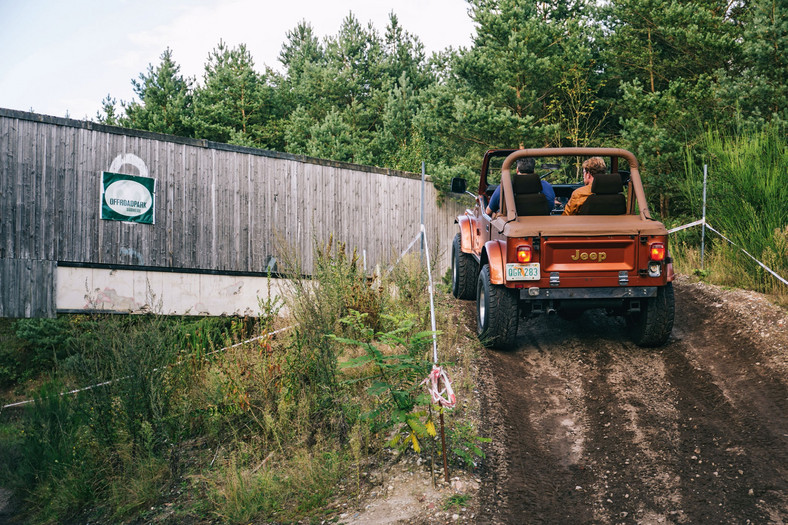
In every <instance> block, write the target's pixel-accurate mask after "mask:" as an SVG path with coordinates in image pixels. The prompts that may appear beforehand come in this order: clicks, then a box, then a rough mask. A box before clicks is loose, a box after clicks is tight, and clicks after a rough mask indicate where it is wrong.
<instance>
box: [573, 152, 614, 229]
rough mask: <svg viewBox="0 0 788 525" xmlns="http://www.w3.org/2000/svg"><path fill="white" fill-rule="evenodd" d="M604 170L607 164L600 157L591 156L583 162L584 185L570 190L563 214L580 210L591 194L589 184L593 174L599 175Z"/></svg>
mask: <svg viewBox="0 0 788 525" xmlns="http://www.w3.org/2000/svg"><path fill="white" fill-rule="evenodd" d="M606 171H607V166H606V165H605V161H604V159H603V158H602V157H591V158H590V159H588V160H586V161H585V162H584V163H583V183H584V184H585V186H582V187H580V188H577V189H576V190H575V191H573V192H572V196H571V197H570V198H569V202H567V203H566V206H565V207H564V213H563V214H564V215H577V214H578V213H579V212H580V207H581V206H582V205H583V203H584V202H585V201H586V199H587V198H588V196H589V195H591V184H592V183H593V182H594V175H599V174H600V173H605V172H606Z"/></svg>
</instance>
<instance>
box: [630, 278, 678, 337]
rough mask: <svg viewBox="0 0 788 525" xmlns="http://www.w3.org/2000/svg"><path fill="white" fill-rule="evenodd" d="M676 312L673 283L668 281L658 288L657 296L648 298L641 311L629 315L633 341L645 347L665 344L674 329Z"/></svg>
mask: <svg viewBox="0 0 788 525" xmlns="http://www.w3.org/2000/svg"><path fill="white" fill-rule="evenodd" d="M674 314H675V299H674V297H673V283H667V284H666V285H665V286H663V287H661V288H658V289H657V296H656V297H651V298H649V299H646V301H645V305H644V307H643V308H642V309H641V311H640V312H638V313H633V314H629V315H628V316H627V318H626V320H627V328H628V330H629V335H630V337H631V338H632V341H633V342H634V343H635V344H636V345H638V346H643V347H655V346H662V345H664V344H665V343H666V342H667V341H668V338H669V337H670V333H671V332H672V331H673V317H674Z"/></svg>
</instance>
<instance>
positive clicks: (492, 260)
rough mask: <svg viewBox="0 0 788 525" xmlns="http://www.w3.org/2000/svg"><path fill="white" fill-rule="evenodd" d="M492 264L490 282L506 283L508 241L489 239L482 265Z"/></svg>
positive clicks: (485, 246)
mask: <svg viewBox="0 0 788 525" xmlns="http://www.w3.org/2000/svg"><path fill="white" fill-rule="evenodd" d="M485 263H487V264H489V265H490V282H491V283H492V284H504V275H506V272H505V265H506V241H500V240H498V241H487V242H486V243H485V245H484V253H482V265H484V264H485Z"/></svg>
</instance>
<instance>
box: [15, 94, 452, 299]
mask: <svg viewBox="0 0 788 525" xmlns="http://www.w3.org/2000/svg"><path fill="white" fill-rule="evenodd" d="M129 153H131V154H134V155H136V156H138V157H139V158H140V159H141V160H142V161H143V162H144V163H145V165H146V166H147V168H148V174H149V176H151V177H154V178H155V179H156V180H157V195H156V208H155V211H156V224H155V225H152V226H151V225H139V224H130V223H121V222H118V221H105V220H100V218H99V211H100V205H99V203H100V177H101V175H100V174H101V172H102V171H107V170H109V167H110V165H111V163H112V161H113V160H114V159H115V158H116V157H117V156H118V155H123V154H129ZM121 171H122V172H125V173H130V174H137V171H136V170H135V169H134V168H133V166H124V168H123V169H122V170H121ZM419 186H420V180H419V178H418V176H413V175H409V176H407V175H406V176H401V175H399V174H394V173H390V172H388V170H381V169H377V168H370V167H364V166H354V165H349V164H343V163H336V162H331V161H323V160H319V159H308V158H304V157H298V156H293V155H287V154H277V153H272V152H264V151H260V150H250V149H244V148H236V147H234V146H227V145H221V144H213V143H206V142H205V141H194V140H191V139H181V138H178V137H168V136H163V135H155V134H149V133H144V132H137V131H133V130H121V129H119V128H109V127H106V126H100V125H94V124H91V125H88V123H80V122H76V121H67V120H65V119H53V118H48V117H39V116H32V115H30V114H20V113H19V112H11V111H10V110H2V109H0V237H1V238H0V257H2V258H3V259H7V260H17V259H18V260H34V261H38V260H46V261H67V262H78V263H86V264H98V263H101V264H110V265H118V266H127V265H132V266H150V267H162V268H172V269H178V268H185V269H202V270H215V271H241V272H246V271H252V272H259V271H264V269H265V264H266V262H267V260H268V257H269V256H272V255H277V254H278V250H279V244H280V243H281V240H282V239H284V240H285V241H286V242H287V243H289V244H290V245H291V246H292V248H291V249H292V250H295V251H296V252H297V253H298V255H299V257H300V259H301V261H300V262H301V264H302V271H304V272H307V273H308V272H310V271H311V270H312V268H313V265H314V253H313V248H314V241H315V239H317V240H318V241H319V242H326V241H327V240H328V238H329V236H333V237H334V239H335V241H337V242H339V241H341V242H344V243H345V244H346V245H347V249H348V251H349V252H352V250H353V249H356V250H358V253H359V254H361V253H362V252H363V251H364V250H366V253H367V268H368V269H369V270H370V271H371V270H372V269H373V268H374V267H375V265H380V266H382V267H385V266H386V265H387V263H388V262H389V261H390V260H391V259H392V257H395V256H397V255H398V254H399V253H400V252H401V250H402V249H404V248H405V246H407V244H408V243H409V242H410V240H411V239H412V238H413V237H414V236H415V235H416V233H417V232H418V228H419V202H420V187H419ZM436 195H437V192H436V190H435V189H434V188H433V187H432V185H431V184H428V185H427V192H426V198H427V204H426V207H425V209H426V227H427V230H428V236H429V237H430V239H434V242H435V244H434V245H435V246H436V249H437V247H441V246H444V247H445V246H448V245H449V243H450V241H451V236H452V235H453V233H454V228H455V226H454V225H453V221H454V217H455V216H456V215H457V214H459V213H461V212H462V210H463V208H464V207H463V206H460V205H457V204H456V203H454V202H451V201H450V202H447V203H446V204H445V205H444V206H443V207H442V208H438V207H436V206H435V204H434V203H435V199H436ZM430 246H431V247H432V246H433V242H432V241H431V242H430ZM442 251H443V252H445V251H446V250H445V249H444V250H442ZM438 256H440V258H441V262H440V263H439V264H438V267H439V268H445V267H447V266H448V262H449V261H448V255H446V254H444V253H435V254H433V258H435V257H438ZM14 268H17V267H14ZM14 271H16V269H9V267H8V265H6V267H4V271H3V274H2V275H3V279H4V282H3V283H2V284H3V301H11V299H9V298H8V297H9V294H10V295H14V293H17V294H24V293H27V292H24V291H23V290H22V289H21V288H15V290H16V292H12V291H11V290H12V288H11V286H10V284H8V281H6V279H8V278H11V277H10V276H11V275H12V274H13V272H14ZM35 271H38V270H35ZM35 271H34V270H33V269H32V267H31V269H30V272H33V273H35ZM42 271H43V270H42ZM9 272H11V273H9ZM42 293H43V292H42ZM35 300H43V301H47V300H48V299H47V298H46V296H45V295H39V296H36V299H35ZM18 303H19V300H14V305H16V304H18ZM9 304H10V303H7V302H4V303H3V305H2V306H3V307H4V308H7V307H8V305H9ZM14 308H17V306H14ZM31 308H33V310H35V311H39V312H40V311H42V310H41V308H40V307H39V306H35V305H34V306H32V307H31ZM33 310H31V311H33ZM15 311H17V310H15Z"/></svg>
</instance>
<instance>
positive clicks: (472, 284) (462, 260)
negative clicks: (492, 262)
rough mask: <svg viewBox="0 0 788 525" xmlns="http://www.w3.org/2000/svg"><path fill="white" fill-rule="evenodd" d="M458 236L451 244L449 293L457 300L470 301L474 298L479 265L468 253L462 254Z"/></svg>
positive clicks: (458, 235)
mask: <svg viewBox="0 0 788 525" xmlns="http://www.w3.org/2000/svg"><path fill="white" fill-rule="evenodd" d="M461 242H462V241H461V238H460V234H459V233H458V234H457V235H455V236H454V242H452V243H451V293H452V294H453V295H454V297H456V298H457V299H465V300H470V299H473V298H474V297H475V296H476V276H477V274H478V273H479V263H477V262H476V259H474V258H473V255H471V254H470V253H463V252H462V250H461V249H460V246H461V244H460V243H461Z"/></svg>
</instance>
